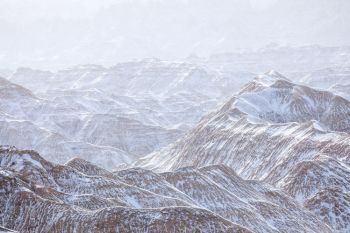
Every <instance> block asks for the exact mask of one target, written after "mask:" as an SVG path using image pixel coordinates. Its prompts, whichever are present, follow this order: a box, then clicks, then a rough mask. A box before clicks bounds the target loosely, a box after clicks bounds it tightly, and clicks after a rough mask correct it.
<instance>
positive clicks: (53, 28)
mask: <svg viewBox="0 0 350 233" xmlns="http://www.w3.org/2000/svg"><path fill="white" fill-rule="evenodd" d="M349 12H350V1H349V0H114V1H112V0H0V64H1V67H0V68H16V67H19V66H31V67H34V68H47V69H56V68H62V67H65V66H71V65H76V64H82V63H99V64H104V65H112V64H115V63H116V62H119V61H126V60H130V59H141V58H144V57H160V58H163V59H181V58H183V57H186V56H188V55H190V54H198V55H200V56H208V55H209V54H212V53H219V52H233V51H235V50H236V49H237V48H248V49H249V48H252V49H255V48H259V47H263V46H265V45H267V44H270V43H279V44H291V45H305V44H320V45H328V46H339V45H350V23H349V22H350V14H349Z"/></svg>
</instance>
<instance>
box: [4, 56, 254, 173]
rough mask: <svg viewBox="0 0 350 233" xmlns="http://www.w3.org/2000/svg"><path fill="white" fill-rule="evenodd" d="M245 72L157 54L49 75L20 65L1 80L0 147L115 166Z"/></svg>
mask: <svg viewBox="0 0 350 233" xmlns="http://www.w3.org/2000/svg"><path fill="white" fill-rule="evenodd" d="M232 77H235V78H232ZM250 77H251V74H249V73H237V74H236V76H231V75H226V74H222V73H220V72H214V71H208V70H206V69H205V68H203V67H200V66H197V65H193V64H189V63H184V62H164V61H160V60H155V59H149V60H144V61H140V62H128V63H120V64H117V65H116V66H114V67H111V68H105V67H102V66H97V65H84V66H78V67H73V68H70V69H66V70H61V71H57V72H55V73H53V72H49V71H40V70H32V69H29V68H20V69H18V70H17V71H16V72H14V73H13V74H12V75H9V76H8V77H7V78H8V80H10V81H8V80H5V79H1V81H0V95H1V97H2V98H1V100H0V117H1V118H0V119H1V121H0V126H1V131H0V144H2V145H14V146H17V147H18V148H23V149H34V150H37V151H38V152H40V153H41V154H42V155H43V156H44V157H45V158H47V159H50V160H51V161H54V162H58V163H65V162H66V161H67V160H69V159H71V158H74V157H77V156H78V157H80V158H84V159H86V160H89V161H92V162H94V163H97V164H98V165H100V166H104V167H105V168H113V167H115V166H116V165H118V164H120V163H130V162H133V161H134V160H135V159H136V158H138V157H141V156H145V155H147V154H149V153H151V152H153V151H156V150H159V149H160V148H162V147H164V146H166V145H168V144H169V143H172V142H174V141H176V139H178V138H179V137H181V136H182V135H183V133H184V132H185V131H187V130H188V129H189V128H190V127H192V126H193V125H194V124H196V123H197V121H199V119H200V117H202V116H203V115H204V114H205V113H206V112H207V111H210V110H211V109H212V108H214V107H215V106H216V105H217V104H218V103H219V102H220V101H222V100H223V99H225V97H227V96H228V94H229V90H230V89H238V88H239V84H238V83H236V82H235V81H234V80H240V83H242V82H244V80H247V79H249V78H250ZM15 83H17V84H19V85H17V84H15ZM20 85H22V86H20Z"/></svg>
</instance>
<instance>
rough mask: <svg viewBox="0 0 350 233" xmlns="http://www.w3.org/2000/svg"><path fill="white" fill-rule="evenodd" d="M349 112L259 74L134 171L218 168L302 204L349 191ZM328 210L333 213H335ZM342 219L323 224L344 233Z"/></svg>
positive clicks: (330, 97) (327, 95)
mask: <svg viewBox="0 0 350 233" xmlns="http://www.w3.org/2000/svg"><path fill="white" fill-rule="evenodd" d="M349 114H350V104H349V101H347V100H345V99H344V98H341V97H339V96H337V95H334V94H332V93H331V92H326V91H320V90H316V89H312V88H309V87H306V86H303V85H298V84H295V83H293V82H291V81H289V80H287V79H285V78H280V77H277V78H276V77H275V75H271V74H265V75H262V76H259V77H257V79H256V80H254V81H252V82H251V83H249V84H247V85H246V86H245V87H244V88H243V89H242V91H240V92H239V94H238V95H236V96H234V97H232V98H231V99H230V100H229V101H228V102H227V103H226V104H224V105H223V106H222V107H221V108H220V109H219V110H217V111H214V112H212V113H210V114H208V115H207V116H205V117H204V118H203V119H202V120H201V121H200V122H199V124H198V125H197V126H196V127H195V128H194V129H192V130H191V131H190V132H188V133H187V134H186V135H185V136H184V137H183V139H181V140H179V141H177V142H176V143H174V144H173V145H170V146H168V147H166V148H164V149H162V150H161V151H159V152H155V153H152V154H150V155H148V156H146V157H144V158H141V159H139V160H138V161H137V162H136V163H135V164H134V165H133V166H137V167H143V168H147V169H153V170H155V171H174V170H176V169H179V168H182V167H187V166H194V167H202V166H208V165H213V164H225V165H227V166H229V167H231V168H233V169H234V170H235V171H236V172H237V174H238V175H240V176H241V177H243V178H245V179H255V180H264V181H265V182H268V183H270V184H272V185H274V186H275V187H280V188H282V189H284V190H285V191H286V192H287V193H289V194H290V195H291V196H293V197H294V198H296V199H297V200H298V201H299V202H300V203H301V204H302V203H304V202H306V201H307V200H308V199H309V198H312V197H313V196H314V195H316V194H317V193H318V192H322V190H324V189H325V188H327V187H330V186H334V187H338V188H340V190H342V192H344V193H348V192H349V191H350V190H349V187H348V185H347V183H348V182H349V181H348V180H347V178H346V177H348V176H349V174H350V173H349V172H350V169H349V167H350V134H349V129H350V122H349V120H350V118H349ZM344 195H345V194H344ZM343 204H344V205H345V206H347V205H348V204H349V203H346V202H344V203H343ZM319 207H320V208H321V206H319ZM313 211H315V212H317V211H316V210H315V207H314V209H313ZM329 211H330V212H329V215H332V214H334V213H332V211H335V210H334V209H333V210H329ZM317 213H318V212H317ZM343 214H344V215H345V216H347V217H348V216H350V213H349V212H344V213H343ZM329 215H327V216H321V217H322V218H328V217H329ZM345 219H346V218H343V217H339V218H338V219H337V220H336V221H335V220H334V221H330V224H332V227H333V228H334V229H336V230H337V231H338V232H347V231H346V229H347V227H348V226H349V222H348V221H347V220H345Z"/></svg>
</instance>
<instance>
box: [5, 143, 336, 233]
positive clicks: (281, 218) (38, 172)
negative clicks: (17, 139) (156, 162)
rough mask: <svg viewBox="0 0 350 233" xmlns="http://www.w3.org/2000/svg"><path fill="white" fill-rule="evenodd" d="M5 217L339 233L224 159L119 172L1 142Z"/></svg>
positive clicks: (58, 227) (59, 223)
mask: <svg viewBox="0 0 350 233" xmlns="http://www.w3.org/2000/svg"><path fill="white" fill-rule="evenodd" d="M0 184H1V189H0V190H1V192H0V197H1V198H0V207H1V209H2V210H3V211H2V212H1V214H0V224H1V225H3V226H5V227H7V228H11V229H15V230H18V231H20V232H75V231H77V232H145V231H146V232H290V231H291V230H292V231H296V232H300V231H307V232H333V231H332V230H331V229H330V228H329V227H328V226H327V225H326V224H324V223H322V222H321V221H320V220H319V219H318V218H317V217H316V216H315V215H313V214H312V213H310V212H308V211H307V210H305V209H304V208H303V207H302V206H300V205H299V204H297V203H296V202H295V201H294V200H293V199H292V198H290V197H288V196H287V195H285V194H284V193H283V192H282V191H280V190H278V189H275V188H273V187H271V186H269V185H267V184H264V183H261V182H256V181H247V180H243V179H241V178H240V177H238V176H237V175H236V174H235V172H234V171H233V170H232V169H230V168H228V167H226V166H223V165H216V166H208V167H203V168H200V169H195V168H193V167H188V168H183V169H180V170H177V171H174V172H169V173H161V174H156V173H153V172H151V171H147V170H142V169H127V170H122V171H118V172H115V173H111V172H109V171H107V170H104V169H103V168H99V167H97V166H96V165H93V164H91V163H89V162H87V161H83V160H81V159H74V160H72V161H70V162H68V163H67V164H66V165H55V164H52V163H50V162H48V161H46V160H44V159H43V158H42V157H41V156H40V155H39V154H37V153H36V152H35V151H21V150H17V149H15V148H13V147H1V149H0Z"/></svg>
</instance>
